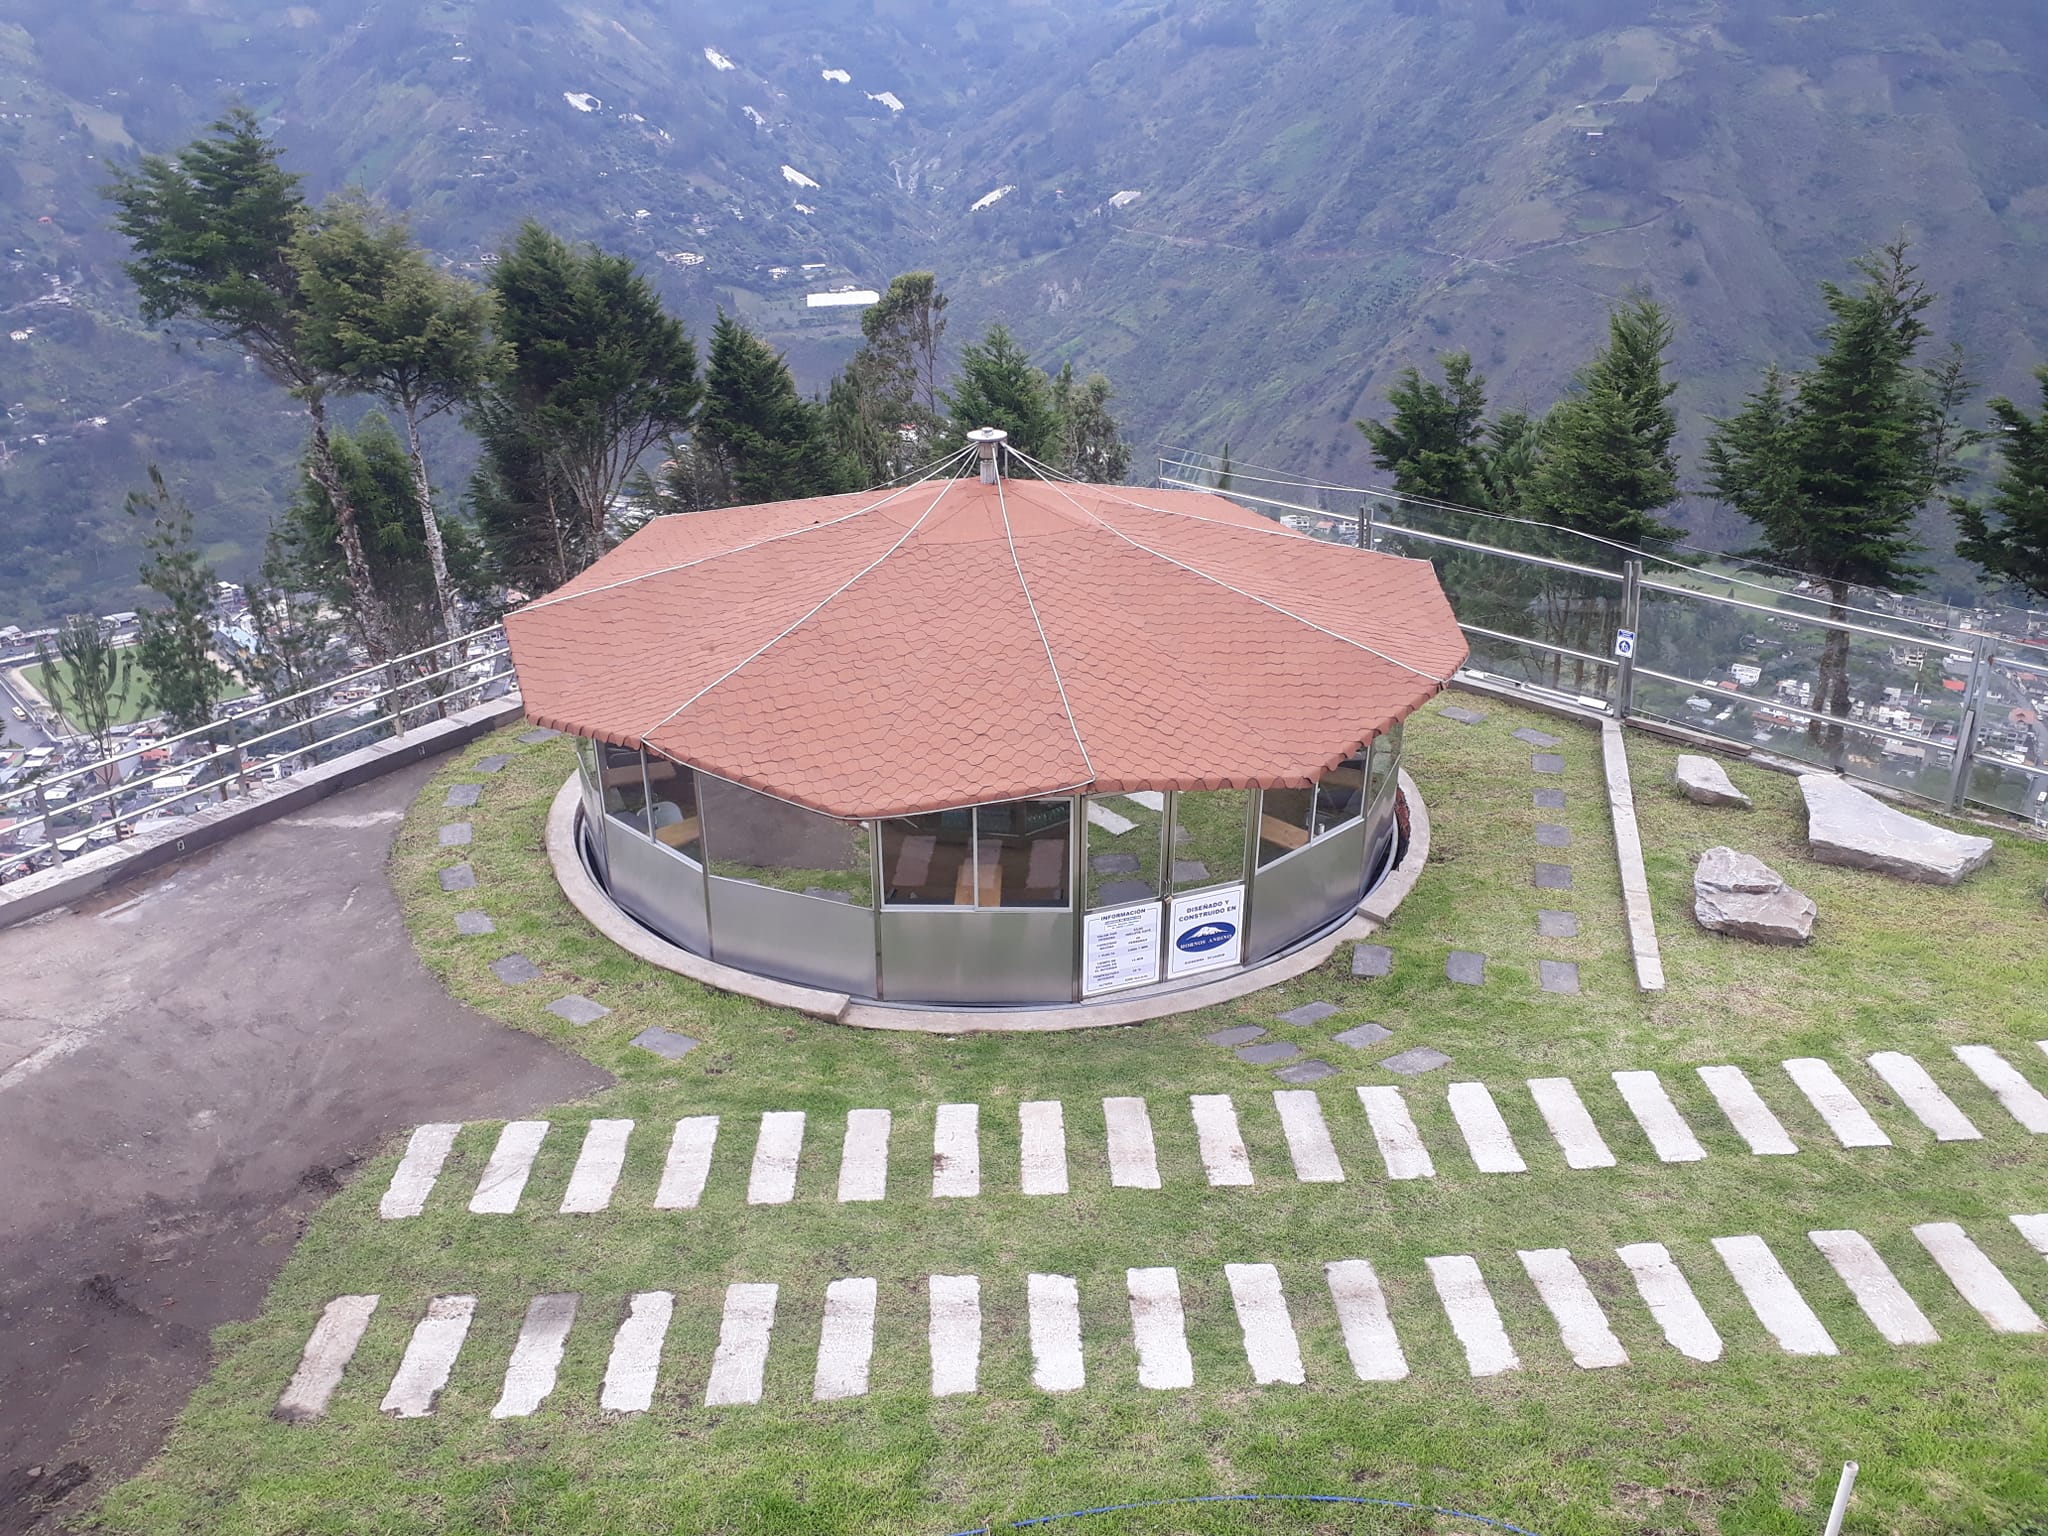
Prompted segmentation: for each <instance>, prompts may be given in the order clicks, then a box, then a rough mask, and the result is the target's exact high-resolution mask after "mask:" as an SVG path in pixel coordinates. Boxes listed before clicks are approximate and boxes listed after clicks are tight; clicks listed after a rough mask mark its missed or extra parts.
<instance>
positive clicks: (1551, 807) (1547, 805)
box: [1536, 789, 1564, 811]
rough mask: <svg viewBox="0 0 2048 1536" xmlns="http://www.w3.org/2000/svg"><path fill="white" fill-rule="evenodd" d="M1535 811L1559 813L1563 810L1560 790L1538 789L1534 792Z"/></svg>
mask: <svg viewBox="0 0 2048 1536" xmlns="http://www.w3.org/2000/svg"><path fill="white" fill-rule="evenodd" d="M1536 809H1537V810H1539V811H1561V810H1563V809H1564V791H1563V790H1561V789H1539V790H1537V791H1536Z"/></svg>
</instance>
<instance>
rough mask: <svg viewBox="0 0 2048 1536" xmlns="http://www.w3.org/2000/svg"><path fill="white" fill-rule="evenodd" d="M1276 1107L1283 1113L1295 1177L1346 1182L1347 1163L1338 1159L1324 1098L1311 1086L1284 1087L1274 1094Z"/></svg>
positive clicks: (1313, 1181)
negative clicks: (1326, 1118) (1345, 1167)
mask: <svg viewBox="0 0 2048 1536" xmlns="http://www.w3.org/2000/svg"><path fill="white" fill-rule="evenodd" d="M1273 1107H1274V1109H1276V1110H1278V1111H1279V1112H1280V1129H1281V1131H1282V1132H1284V1133H1285V1135H1286V1137H1287V1155H1288V1156H1289V1157H1291V1158H1293V1159H1294V1176H1295V1177H1296V1178H1297V1179H1299V1180H1301V1182H1302V1183H1304V1184H1342V1183H1343V1182H1344V1165H1343V1164H1342V1163H1340V1162H1338V1161H1337V1145H1336V1143H1335V1142H1333V1141H1331V1140H1330V1127H1329V1124H1328V1123H1327V1122H1326V1121H1325V1120H1324V1119H1323V1101H1322V1100H1321V1099H1319V1098H1317V1097H1316V1095H1315V1094H1314V1093H1313V1092H1312V1091H1311V1090H1309V1089H1307V1088H1295V1089H1285V1088H1283V1089H1280V1090H1278V1091H1277V1092H1275V1093H1274V1095H1273Z"/></svg>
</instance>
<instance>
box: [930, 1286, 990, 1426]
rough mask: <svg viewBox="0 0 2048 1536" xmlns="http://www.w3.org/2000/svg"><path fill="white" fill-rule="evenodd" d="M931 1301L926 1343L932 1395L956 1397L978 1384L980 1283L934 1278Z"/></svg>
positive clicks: (979, 1360) (979, 1370)
mask: <svg viewBox="0 0 2048 1536" xmlns="http://www.w3.org/2000/svg"><path fill="white" fill-rule="evenodd" d="M930 1298H931V1322H930V1324H929V1325H928V1327H927V1329H926V1332H925V1340H926V1342H927V1343H928V1344H929V1345H930V1346H931V1352H932V1396H933V1397H959V1396H962V1395H963V1394H965V1393H968V1392H972V1391H974V1390H975V1388H976V1387H977V1386H979V1385H980V1378H981V1280H980V1278H979V1277H978V1276H975V1275H933V1276H932V1277H931V1280H930Z"/></svg>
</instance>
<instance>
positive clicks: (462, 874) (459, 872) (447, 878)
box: [441, 864, 476, 891]
mask: <svg viewBox="0 0 2048 1536" xmlns="http://www.w3.org/2000/svg"><path fill="white" fill-rule="evenodd" d="M441 889H442V890H444V891H473V890H475V889H476V871H475V870H473V869H471V868H470V867H469V866H468V865H467V864H450V865H449V866H448V867H447V868H446V869H444V870H442V871H441Z"/></svg>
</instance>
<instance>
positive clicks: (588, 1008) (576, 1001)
mask: <svg viewBox="0 0 2048 1536" xmlns="http://www.w3.org/2000/svg"><path fill="white" fill-rule="evenodd" d="M548 1012H549V1013H552V1014H553V1015H554V1016H555V1017H556V1018H558V1019H567V1020H568V1021H569V1022H570V1023H571V1024H574V1025H577V1026H578V1027H579V1028H580V1027H581V1026H583V1025H585V1024H595V1023H596V1022H597V1021H598V1020H599V1019H601V1018H603V1017H604V1016H605V1015H606V1014H608V1013H610V1012H611V1009H609V1008H607V1007H605V1005H604V1004H603V1003H593V1002H592V1001H591V1000H590V999H589V998H587V997H585V996H584V995H583V994H582V993H581V992H571V993H570V994H569V995H568V996H567V997H558V998H556V999H555V1000H554V1001H553V1002H552V1003H549V1004H548Z"/></svg>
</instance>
